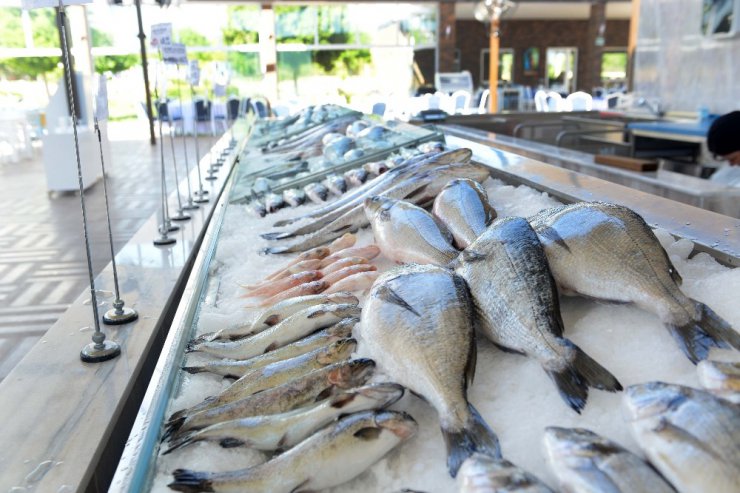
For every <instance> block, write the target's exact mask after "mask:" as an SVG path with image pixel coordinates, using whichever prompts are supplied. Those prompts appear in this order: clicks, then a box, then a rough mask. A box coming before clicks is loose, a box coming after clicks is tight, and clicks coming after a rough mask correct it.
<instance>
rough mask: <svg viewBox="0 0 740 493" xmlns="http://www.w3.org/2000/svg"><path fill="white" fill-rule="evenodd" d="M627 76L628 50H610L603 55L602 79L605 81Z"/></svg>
mask: <svg viewBox="0 0 740 493" xmlns="http://www.w3.org/2000/svg"><path fill="white" fill-rule="evenodd" d="M626 77H627V52H626V51H610V52H606V53H603V54H602V55H601V79H602V80H603V81H608V80H614V79H622V80H623V79H625V78H626Z"/></svg>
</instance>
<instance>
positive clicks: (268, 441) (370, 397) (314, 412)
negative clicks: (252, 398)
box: [164, 383, 403, 454]
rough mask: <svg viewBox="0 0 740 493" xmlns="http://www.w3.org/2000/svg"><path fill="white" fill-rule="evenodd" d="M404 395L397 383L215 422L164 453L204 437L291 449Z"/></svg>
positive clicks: (224, 442)
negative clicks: (353, 415)
mask: <svg viewBox="0 0 740 493" xmlns="http://www.w3.org/2000/svg"><path fill="white" fill-rule="evenodd" d="M402 396H403V387H401V386H400V385H398V384H395V383H379V384H373V385H367V386H364V387H360V388H358V389H352V390H347V391H342V392H339V393H337V394H336V395H333V396H331V397H330V398H329V399H327V400H324V401H322V402H321V403H319V404H317V405H315V406H307V407H302V408H298V409H295V410H293V411H288V412H287V413H281V414H271V415H267V416H251V417H248V418H242V419H238V420H233V421H225V422H223V423H217V424H215V425H211V426H209V427H207V428H203V429H202V430H199V431H196V432H193V433H191V434H188V435H184V436H183V437H182V438H181V439H180V440H178V441H177V442H174V443H170V444H169V445H170V447H169V449H168V450H166V451H165V452H164V454H167V453H170V452H171V451H173V450H175V449H177V448H180V447H182V446H185V445H189V444H191V443H195V442H198V441H202V440H207V441H217V442H218V443H219V445H221V446H222V447H224V448H231V447H242V446H244V447H250V448H255V449H258V450H266V451H272V450H278V449H281V450H287V449H289V448H291V447H293V446H294V445H296V444H297V443H299V442H301V441H302V440H304V439H305V438H308V437H309V436H310V435H311V434H312V433H313V432H315V431H316V430H318V429H320V428H322V427H324V426H326V425H328V424H329V423H331V422H332V421H334V420H335V419H337V418H338V417H340V416H343V415H347V414H351V413H355V412H361V411H369V410H372V409H385V408H386V407H388V406H390V405H391V404H393V403H394V402H396V401H398V400H399V399H400V398H401V397H402Z"/></svg>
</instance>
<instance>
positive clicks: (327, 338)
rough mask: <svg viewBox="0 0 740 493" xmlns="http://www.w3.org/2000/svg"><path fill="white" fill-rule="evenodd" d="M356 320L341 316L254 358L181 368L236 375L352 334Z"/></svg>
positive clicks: (198, 371) (306, 351)
mask: <svg viewBox="0 0 740 493" xmlns="http://www.w3.org/2000/svg"><path fill="white" fill-rule="evenodd" d="M359 321H360V319H359V318H355V317H350V318H345V319H342V320H340V321H339V322H337V323H336V324H334V325H332V326H331V327H327V328H326V329H321V330H319V331H318V332H316V333H314V334H311V335H310V336H308V337H304V338H303V339H298V340H297V341H295V342H292V343H290V344H286V345H285V346H283V347H281V348H278V349H276V350H274V351H270V352H269V353H265V354H260V355H259V356H255V357H254V358H249V359H245V360H231V359H219V360H217V361H209V362H207V363H204V364H202V365H198V366H184V367H183V368H182V369H183V370H184V371H186V372H188V373H191V374H194V373H204V372H208V373H215V374H217V375H222V376H223V377H225V378H240V377H243V376H244V375H246V374H247V373H249V372H251V371H253V370H258V369H260V368H264V367H265V366H267V365H269V364H271V363H275V362H278V361H283V360H287V359H289V358H294V357H296V356H300V355H302V354H306V353H308V352H311V351H313V350H315V349H319V348H322V347H324V346H328V345H329V344H331V343H333V342H336V341H338V340H341V339H345V338H347V337H350V336H351V335H352V328H353V327H354V326H355V325H356V324H357V322H359Z"/></svg>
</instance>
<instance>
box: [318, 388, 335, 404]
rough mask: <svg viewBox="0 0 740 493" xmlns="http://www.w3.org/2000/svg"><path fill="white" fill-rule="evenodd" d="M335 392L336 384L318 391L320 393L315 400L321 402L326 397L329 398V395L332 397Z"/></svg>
mask: <svg viewBox="0 0 740 493" xmlns="http://www.w3.org/2000/svg"><path fill="white" fill-rule="evenodd" d="M333 393H334V386H333V385H330V386H328V387H327V388H325V389H324V390H322V391H321V392H319V393H318V395H317V396H316V399H314V402H321V401H323V400H324V399H328V398H329V397H331V395H332V394H333Z"/></svg>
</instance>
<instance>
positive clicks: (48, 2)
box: [16, 0, 92, 10]
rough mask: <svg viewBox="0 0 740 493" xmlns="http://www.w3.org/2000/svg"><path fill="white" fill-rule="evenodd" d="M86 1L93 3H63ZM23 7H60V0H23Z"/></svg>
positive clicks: (67, 2)
mask: <svg viewBox="0 0 740 493" xmlns="http://www.w3.org/2000/svg"><path fill="white" fill-rule="evenodd" d="M86 3H92V0H63V1H62V4H63V5H65V6H67V5H83V4H86ZM16 5H18V4H16ZM21 7H22V8H24V9H26V10H31V9H40V8H41V7H59V0H21Z"/></svg>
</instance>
